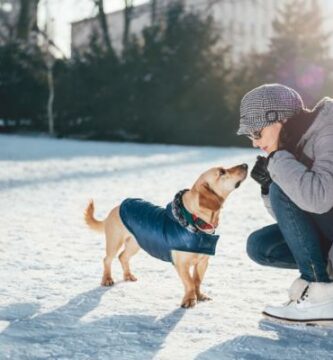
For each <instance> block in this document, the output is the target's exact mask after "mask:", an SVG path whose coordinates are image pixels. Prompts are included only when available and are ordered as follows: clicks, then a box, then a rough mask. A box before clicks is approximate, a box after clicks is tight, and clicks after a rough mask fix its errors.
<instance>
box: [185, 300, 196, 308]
mask: <svg viewBox="0 0 333 360" xmlns="http://www.w3.org/2000/svg"><path fill="white" fill-rule="evenodd" d="M196 303H197V299H196V298H186V299H184V300H183V302H182V305H181V307H182V308H184V309H189V308H193V307H194V306H195V305H196Z"/></svg>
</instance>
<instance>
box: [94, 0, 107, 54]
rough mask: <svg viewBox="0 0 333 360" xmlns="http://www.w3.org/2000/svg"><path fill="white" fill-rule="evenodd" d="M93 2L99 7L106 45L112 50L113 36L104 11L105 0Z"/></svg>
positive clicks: (99, 16)
mask: <svg viewBox="0 0 333 360" xmlns="http://www.w3.org/2000/svg"><path fill="white" fill-rule="evenodd" d="M93 2H94V4H95V6H96V7H97V9H98V19H99V23H100V26H101V30H102V36H103V42H104V45H105V47H106V49H107V50H108V51H111V50H112V45H111V37H110V33H109V28H108V23H107V20H106V15H105V11H104V0H93Z"/></svg>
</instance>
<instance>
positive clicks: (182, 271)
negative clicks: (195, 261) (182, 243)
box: [174, 257, 197, 308]
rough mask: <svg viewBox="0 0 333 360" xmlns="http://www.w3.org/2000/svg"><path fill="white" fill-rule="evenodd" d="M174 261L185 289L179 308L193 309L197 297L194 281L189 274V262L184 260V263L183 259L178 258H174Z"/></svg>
mask: <svg viewBox="0 0 333 360" xmlns="http://www.w3.org/2000/svg"><path fill="white" fill-rule="evenodd" d="M174 260H176V261H174V264H175V267H176V269H177V272H178V274H179V276H180V278H181V280H182V283H183V285H184V288H185V295H184V297H183V300H182V304H181V307H183V308H190V307H194V306H195V304H196V302H197V297H196V293H195V285H194V281H193V278H192V277H191V274H190V262H189V261H186V260H185V261H184V259H181V258H178V257H175V258H174ZM177 260H178V261H177Z"/></svg>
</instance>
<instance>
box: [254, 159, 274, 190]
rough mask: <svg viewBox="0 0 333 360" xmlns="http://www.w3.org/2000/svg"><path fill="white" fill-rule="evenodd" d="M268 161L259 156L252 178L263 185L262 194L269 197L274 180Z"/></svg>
mask: <svg viewBox="0 0 333 360" xmlns="http://www.w3.org/2000/svg"><path fill="white" fill-rule="evenodd" d="M267 165H268V160H267V158H265V157H264V156H257V161H256V163H255V164H254V166H253V169H252V170H251V173H250V175H251V177H252V179H254V180H255V181H256V182H257V183H259V184H260V185H261V193H262V194H263V195H267V194H268V192H269V185H270V183H271V182H272V179H271V177H270V175H269V172H268V170H267Z"/></svg>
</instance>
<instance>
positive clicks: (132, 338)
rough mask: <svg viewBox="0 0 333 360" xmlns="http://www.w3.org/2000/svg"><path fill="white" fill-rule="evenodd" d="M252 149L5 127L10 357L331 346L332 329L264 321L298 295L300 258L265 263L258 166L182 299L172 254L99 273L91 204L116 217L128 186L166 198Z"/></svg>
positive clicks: (0, 305)
mask: <svg viewBox="0 0 333 360" xmlns="http://www.w3.org/2000/svg"><path fill="white" fill-rule="evenodd" d="M257 154H258V152H257V151H256V150H252V149H237V148H213V147H190V146H166V145H141V144H128V143H103V142H93V141H75V140H65V139H50V138H48V137H38V136H35V137H32V136H31V137H29V136H17V135H0V205H1V216H0V267H1V271H0V359H1V360H2V359H14V360H16V359H78V360H84V359H94V360H95V359H139V360H141V359H144V360H146V359H165V360H166V359H168V360H169V359H198V360H204V359H209V360H214V359H223V360H225V359H227V360H228V359H247V360H250V359H251V360H252V359H255V360H257V359H279V360H281V359H292V360H293V359H302V360H303V359H321V360H322V359H324V360H325V359H333V342H332V340H331V339H332V335H333V330H331V329H329V328H306V327H304V326H285V325H279V324H276V323H274V322H269V321H267V320H264V319H263V318H262V316H261V311H262V309H263V308H264V306H265V305H267V304H268V303H281V302H284V301H285V300H286V299H287V292H286V290H287V288H288V287H289V285H290V284H291V283H292V281H293V280H294V279H295V278H296V277H297V276H298V273H297V272H296V271H292V270H281V269H272V268H268V267H262V266H259V265H256V264H255V263H253V262H252V261H251V260H250V259H249V258H248V257H247V255H246V250H245V246H246V238H247V236H248V234H249V233H250V232H251V231H253V230H255V229H257V228H260V227H261V226H264V225H267V224H270V223H272V219H271V218H270V216H269V215H268V214H267V213H266V210H265V209H264V207H263V205H262V202H261V199H260V195H259V188H258V186H257V184H255V182H254V181H253V180H252V179H250V178H249V179H247V180H246V181H245V182H244V184H242V186H241V187H240V188H239V189H238V190H236V191H235V192H234V193H233V194H232V195H231V196H230V198H229V199H228V200H227V202H226V206H225V208H224V210H223V213H222V219H221V224H220V227H219V233H220V234H221V239H220V241H219V243H218V246H217V254H216V256H215V257H212V258H211V260H210V264H209V267H208V271H207V273H206V276H205V279H204V282H203V290H204V291H205V292H206V293H207V294H208V295H210V296H211V297H212V298H213V301H211V302H205V303H200V304H198V305H197V306H196V307H195V308H193V309H190V310H183V309H181V308H179V304H180V301H181V298H182V295H183V289H182V285H181V282H180V280H179V279H178V276H177V274H176V272H175V270H174V269H173V267H172V265H170V264H168V263H164V262H161V261H158V260H156V259H154V258H152V257H150V256H149V255H147V254H146V253H144V252H143V251H141V252H139V253H138V254H137V255H136V256H135V257H134V258H133V260H132V268H133V273H134V274H135V275H136V276H137V277H138V281H137V282H136V283H125V282H123V281H122V273H121V268H120V264H119V263H118V261H115V262H114V265H113V269H114V274H115V279H116V284H115V286H113V287H112V288H102V287H100V286H99V283H100V280H101V275H102V258H103V256H104V247H105V243H104V239H103V236H102V235H100V234H97V233H94V232H92V231H91V230H89V229H88V228H87V227H86V226H85V224H84V222H83V217H82V213H83V210H84V208H85V206H86V204H87V202H88V200H89V199H90V198H93V199H94V200H95V205H96V216H97V217H98V218H103V217H105V216H106V215H107V214H108V212H109V211H110V209H111V208H112V207H113V206H115V205H117V204H119V202H120V201H121V200H122V199H124V198H126V197H142V198H144V199H146V200H148V201H152V202H154V203H156V204H159V205H166V204H167V203H168V202H169V201H170V200H171V199H172V198H173V196H174V194H175V193H176V192H177V191H178V190H180V189H183V188H186V187H189V186H191V185H192V183H193V182H194V181H195V180H196V178H197V177H198V175H199V174H200V173H201V172H203V171H204V170H206V169H208V168H209V167H211V166H215V165H223V166H229V165H236V164H240V163H243V162H247V163H248V164H249V166H252V165H253V162H254V160H255V157H256V155H257Z"/></svg>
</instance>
